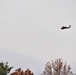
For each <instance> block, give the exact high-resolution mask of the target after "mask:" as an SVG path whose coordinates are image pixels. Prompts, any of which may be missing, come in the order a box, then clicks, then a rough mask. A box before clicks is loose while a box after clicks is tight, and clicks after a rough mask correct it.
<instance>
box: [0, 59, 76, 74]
mask: <svg viewBox="0 0 76 75" xmlns="http://www.w3.org/2000/svg"><path fill="white" fill-rule="evenodd" d="M12 68H13V67H10V66H9V65H8V62H6V63H4V62H0V75H34V73H33V72H31V70H30V69H27V70H25V71H23V70H22V69H21V68H18V69H16V70H15V71H14V72H12V73H10V71H11V69H12ZM41 75H76V74H74V73H73V72H72V71H71V67H70V65H67V63H66V62H65V63H64V62H63V61H62V59H60V58H59V59H55V60H54V61H53V60H52V61H51V62H47V63H46V64H45V68H44V71H43V72H42V73H41Z"/></svg>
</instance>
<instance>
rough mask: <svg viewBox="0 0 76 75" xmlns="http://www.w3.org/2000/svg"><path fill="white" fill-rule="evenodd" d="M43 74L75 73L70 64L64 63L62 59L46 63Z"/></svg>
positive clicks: (65, 74) (67, 74)
mask: <svg viewBox="0 0 76 75" xmlns="http://www.w3.org/2000/svg"><path fill="white" fill-rule="evenodd" d="M41 75H74V74H73V72H72V71H71V67H70V65H67V64H66V63H63V61H62V59H56V60H55V61H52V62H48V63H47V64H45V70H44V71H43V73H42V74H41Z"/></svg>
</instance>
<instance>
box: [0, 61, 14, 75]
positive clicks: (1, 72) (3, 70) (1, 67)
mask: <svg viewBox="0 0 76 75" xmlns="http://www.w3.org/2000/svg"><path fill="white" fill-rule="evenodd" d="M12 68H13V67H9V66H8V62H6V63H3V62H0V75H7V74H8V73H10V71H11V69H12Z"/></svg>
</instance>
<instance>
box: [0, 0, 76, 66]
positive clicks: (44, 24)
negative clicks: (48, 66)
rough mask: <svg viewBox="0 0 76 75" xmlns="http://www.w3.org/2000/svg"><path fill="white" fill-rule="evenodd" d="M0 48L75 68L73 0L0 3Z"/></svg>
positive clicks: (75, 7)
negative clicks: (59, 60)
mask: <svg viewBox="0 0 76 75" xmlns="http://www.w3.org/2000/svg"><path fill="white" fill-rule="evenodd" d="M69 24H71V26H72V27H71V28H70V29H68V30H61V29H60V28H61V26H63V25H65V26H68V25H69ZM0 49H4V50H10V51H14V52H17V53H20V54H24V55H27V56H29V57H32V58H35V59H40V60H43V61H50V60H52V59H55V58H62V59H63V60H64V61H68V62H69V63H70V64H72V65H73V66H76V64H75V63H76V60H75V57H76V51H75V50H76V0H0Z"/></svg>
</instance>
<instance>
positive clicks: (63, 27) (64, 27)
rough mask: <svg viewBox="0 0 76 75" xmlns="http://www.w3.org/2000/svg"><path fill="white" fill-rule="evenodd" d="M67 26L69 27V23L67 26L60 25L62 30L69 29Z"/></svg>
mask: <svg viewBox="0 0 76 75" xmlns="http://www.w3.org/2000/svg"><path fill="white" fill-rule="evenodd" d="M69 28H71V25H69V26H62V27H61V29H62V30H64V29H69Z"/></svg>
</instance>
